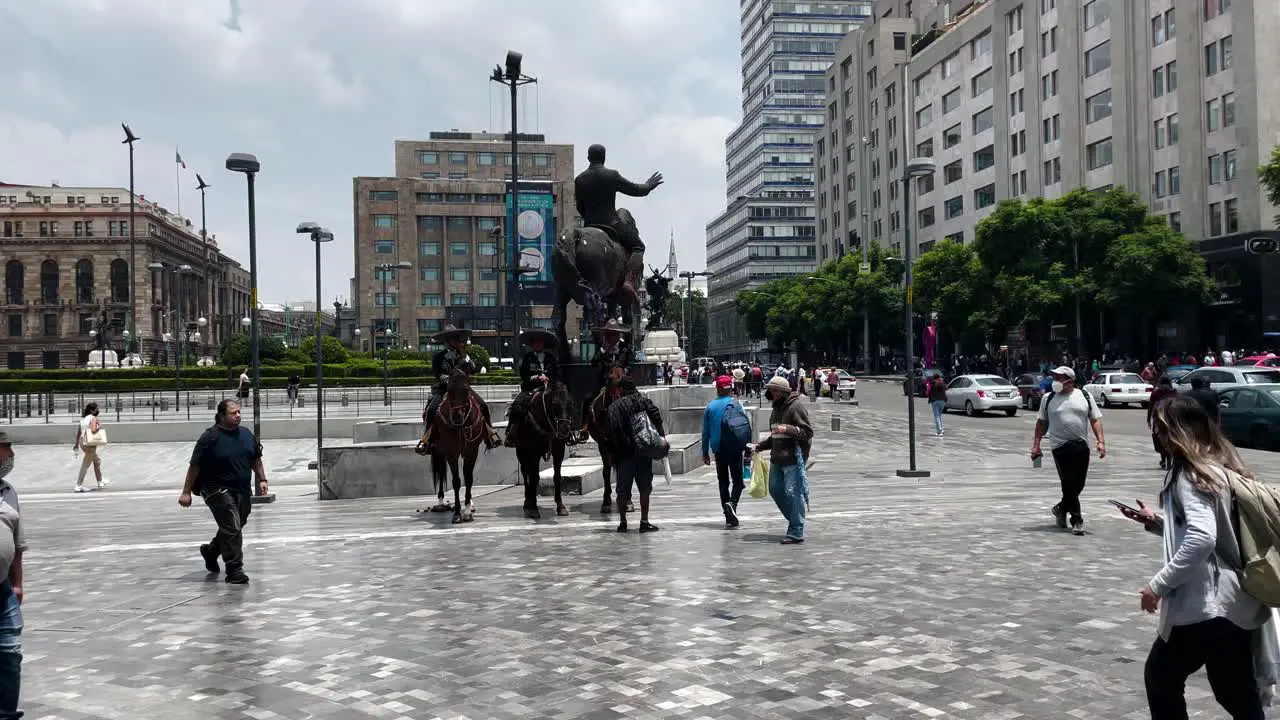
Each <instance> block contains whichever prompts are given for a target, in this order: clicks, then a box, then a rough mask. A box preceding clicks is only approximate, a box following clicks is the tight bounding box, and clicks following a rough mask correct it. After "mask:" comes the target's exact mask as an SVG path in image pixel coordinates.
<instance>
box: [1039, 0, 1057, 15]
mask: <svg viewBox="0 0 1280 720" xmlns="http://www.w3.org/2000/svg"><path fill="white" fill-rule="evenodd" d="M1057 6H1058V0H1040V13H1041V14H1044V13H1047V12H1049V11H1050V10H1052V9H1054V8H1056V7H1057Z"/></svg>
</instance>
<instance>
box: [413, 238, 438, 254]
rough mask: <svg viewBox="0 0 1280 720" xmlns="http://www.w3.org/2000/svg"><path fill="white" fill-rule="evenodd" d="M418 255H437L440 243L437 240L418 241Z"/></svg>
mask: <svg viewBox="0 0 1280 720" xmlns="http://www.w3.org/2000/svg"><path fill="white" fill-rule="evenodd" d="M418 254H419V255H439V254H440V243H438V242H434V241H432V242H420V243H418Z"/></svg>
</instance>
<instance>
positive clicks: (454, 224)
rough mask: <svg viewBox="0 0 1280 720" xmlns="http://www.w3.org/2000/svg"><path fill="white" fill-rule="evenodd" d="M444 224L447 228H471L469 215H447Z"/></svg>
mask: <svg viewBox="0 0 1280 720" xmlns="http://www.w3.org/2000/svg"><path fill="white" fill-rule="evenodd" d="M444 226H445V227H446V228H448V229H449V230H458V231H464V232H465V231H467V230H470V229H471V218H469V217H447V218H445V219H444Z"/></svg>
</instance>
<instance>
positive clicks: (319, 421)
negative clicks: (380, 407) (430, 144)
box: [297, 222, 341, 479]
mask: <svg viewBox="0 0 1280 720" xmlns="http://www.w3.org/2000/svg"><path fill="white" fill-rule="evenodd" d="M297 233H298V234H299V235H308V236H310V237H311V242H312V243H313V244H315V246H316V317H315V338H316V468H317V472H323V471H322V470H319V468H320V467H321V465H320V447H321V446H322V445H323V444H324V349H323V348H324V344H323V343H321V342H320V245H321V244H323V243H327V242H333V232H332V231H330V230H327V229H325V228H322V227H320V226H319V225H317V224H316V223H313V222H304V223H300V224H299V225H298V229H297ZM334 305H335V306H336V307H335V310H334V319H335V321H336V320H337V317H338V315H337V307H341V306H340V305H338V304H337V303H334ZM322 479H323V478H322Z"/></svg>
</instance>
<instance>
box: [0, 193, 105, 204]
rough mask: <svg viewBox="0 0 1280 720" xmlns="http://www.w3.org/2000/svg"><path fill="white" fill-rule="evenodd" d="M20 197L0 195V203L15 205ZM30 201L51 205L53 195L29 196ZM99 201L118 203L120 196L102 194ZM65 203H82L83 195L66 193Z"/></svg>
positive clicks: (102, 202)
mask: <svg viewBox="0 0 1280 720" xmlns="http://www.w3.org/2000/svg"><path fill="white" fill-rule="evenodd" d="M20 199H21V198H20V197H19V196H17V195H0V205H17V204H18V201H19V200H20ZM30 201H31V202H33V203H40V204H43V205H52V204H53V196H51V195H43V196H33V197H31V198H30ZM99 202H100V203H101V204H103V205H119V204H120V196H119V195H102V196H101V197H100V199H99ZM67 204H68V205H84V204H85V202H84V196H83V195H68V196H67Z"/></svg>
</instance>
